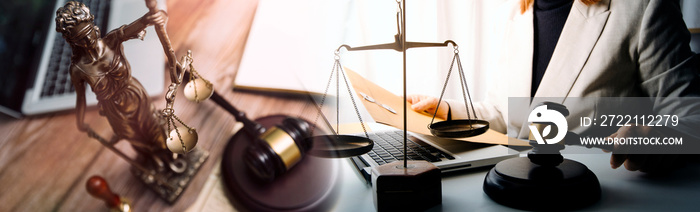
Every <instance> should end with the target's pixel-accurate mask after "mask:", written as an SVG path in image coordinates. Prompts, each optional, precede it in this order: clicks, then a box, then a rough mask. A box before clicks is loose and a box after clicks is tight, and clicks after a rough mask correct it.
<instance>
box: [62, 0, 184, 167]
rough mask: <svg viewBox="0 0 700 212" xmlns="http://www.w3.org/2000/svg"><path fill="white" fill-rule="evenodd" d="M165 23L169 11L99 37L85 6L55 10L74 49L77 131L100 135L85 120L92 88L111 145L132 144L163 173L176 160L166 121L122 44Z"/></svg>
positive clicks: (68, 5) (70, 4)
mask: <svg viewBox="0 0 700 212" xmlns="http://www.w3.org/2000/svg"><path fill="white" fill-rule="evenodd" d="M166 20H167V15H166V14H165V12H164V11H158V12H152V13H147V14H146V15H144V16H143V17H141V18H139V19H137V20H136V21H134V22H133V23H131V24H128V25H123V26H121V27H120V28H118V29H116V30H113V31H111V32H109V33H107V34H106V35H105V36H104V37H100V29H99V28H98V27H97V26H95V25H94V23H93V16H92V14H90V10H89V8H87V7H86V6H85V5H84V4H83V3H79V2H74V1H70V2H68V3H66V5H65V6H64V7H61V8H59V9H58V10H57V11H56V31H58V32H60V33H62V34H63V38H65V39H66V41H67V42H68V43H69V44H70V46H71V47H72V49H73V56H72V59H71V66H70V77H71V81H72V83H73V86H74V87H75V91H76V92H77V94H78V97H77V101H76V116H77V125H78V129H79V130H80V131H83V132H88V134H92V135H95V134H94V132H93V131H92V129H90V127H89V126H88V125H87V124H85V122H84V120H83V119H84V116H85V107H86V105H85V84H86V83H87V84H88V85H90V88H92V90H93V91H94V92H95V94H96V96H97V99H98V107H99V111H100V115H102V116H105V117H106V118H107V120H108V121H109V124H110V126H111V127H112V130H113V131H114V133H115V137H114V138H113V139H112V142H115V141H118V140H120V139H126V140H128V141H129V142H130V143H131V145H132V146H133V147H134V149H136V150H137V152H138V153H139V154H138V155H139V157H140V159H139V161H141V162H146V163H147V164H145V165H146V166H148V167H149V168H156V170H157V171H158V172H161V171H163V169H164V168H166V169H167V168H170V167H168V165H165V164H169V163H170V162H172V161H173V160H174V159H175V157H177V156H176V155H174V154H173V153H172V152H170V151H169V150H168V149H167V148H166V145H165V141H166V137H167V136H166V133H165V130H164V129H163V121H162V118H160V117H159V114H158V113H157V112H156V110H155V108H154V107H153V105H152V104H151V102H150V100H149V97H148V95H147V93H146V91H145V89H144V88H143V86H142V85H141V83H140V82H139V81H138V80H137V79H135V78H132V77H131V67H130V66H129V62H128V61H127V60H126V58H125V57H124V52H123V46H122V42H124V41H127V40H129V39H134V38H140V39H143V36H144V35H145V32H146V31H145V28H146V27H147V26H150V25H164V24H165V22H166ZM190 62H191V61H190ZM187 64H188V63H187ZM178 69H183V67H178ZM153 71H158V70H153ZM92 135H91V136H92ZM170 169H172V168H170ZM176 172H177V171H176Z"/></svg>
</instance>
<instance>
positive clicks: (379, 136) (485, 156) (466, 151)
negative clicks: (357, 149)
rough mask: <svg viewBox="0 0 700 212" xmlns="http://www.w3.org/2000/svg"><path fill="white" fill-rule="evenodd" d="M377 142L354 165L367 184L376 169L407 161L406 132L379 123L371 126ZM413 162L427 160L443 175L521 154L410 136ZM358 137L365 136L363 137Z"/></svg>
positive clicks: (497, 147) (456, 141)
mask: <svg viewBox="0 0 700 212" xmlns="http://www.w3.org/2000/svg"><path fill="white" fill-rule="evenodd" d="M368 126H369V128H371V129H372V132H370V133H369V137H370V139H371V140H372V141H374V147H373V149H372V151H370V152H369V153H367V154H364V155H361V156H358V157H353V158H352V162H353V163H354V165H355V167H356V168H357V169H358V171H360V173H361V174H362V176H363V177H364V178H365V180H366V181H367V183H369V182H371V175H370V173H372V172H371V169H372V167H375V166H379V165H383V164H387V163H391V162H393V161H397V160H403V130H401V129H397V128H395V127H392V126H387V125H383V124H379V123H369V124H368ZM407 134H408V141H407V142H408V145H407V146H408V154H407V157H408V159H409V160H426V161H429V162H431V163H433V164H435V166H437V167H438V168H440V171H441V172H442V173H447V172H454V171H460V170H467V169H473V168H478V167H485V166H491V165H495V164H496V163H498V162H500V161H502V160H505V159H508V158H513V157H517V156H518V154H519V152H518V151H516V150H513V149H510V148H508V147H505V146H502V145H493V144H481V143H470V142H465V141H459V140H453V139H444V138H438V137H434V136H428V135H422V134H418V133H412V132H408V133H407ZM358 136H364V135H363V134H362V135H360V134H358Z"/></svg>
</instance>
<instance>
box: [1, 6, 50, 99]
mask: <svg viewBox="0 0 700 212" xmlns="http://www.w3.org/2000/svg"><path fill="white" fill-rule="evenodd" d="M55 5H56V2H55V1H46V0H3V1H0V66H1V67H2V68H0V105H1V106H3V107H5V108H7V109H10V110H13V111H20V109H21V107H22V100H23V98H24V93H25V89H26V88H27V85H31V84H29V83H31V82H29V81H30V80H31V79H33V77H34V74H35V72H36V69H37V67H38V65H39V61H40V59H41V58H40V57H41V53H42V50H43V45H44V41H45V40H46V35H47V33H48V31H47V30H48V28H49V26H50V24H51V21H53V17H54V13H55V11H53V8H54V6H55ZM51 30H53V29H51Z"/></svg>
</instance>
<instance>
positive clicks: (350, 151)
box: [308, 135, 374, 158]
mask: <svg viewBox="0 0 700 212" xmlns="http://www.w3.org/2000/svg"><path fill="white" fill-rule="evenodd" d="M308 139H311V140H312V144H313V147H311V150H309V155H313V156H318V157H324V158H346V157H354V156H358V155H362V154H365V153H367V152H369V151H370V150H372V147H374V142H373V141H372V140H370V139H369V138H365V137H360V136H352V135H320V136H312V137H310V138H308Z"/></svg>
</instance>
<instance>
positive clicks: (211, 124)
mask: <svg viewBox="0 0 700 212" xmlns="http://www.w3.org/2000/svg"><path fill="white" fill-rule="evenodd" d="M167 2H168V5H167V7H168V8H169V11H168V13H169V16H170V19H169V22H168V26H167V30H168V34H169V35H170V39H171V41H172V42H173V46H174V49H175V50H176V51H177V53H176V54H177V55H178V57H179V56H182V55H184V54H185V52H186V51H187V50H188V49H191V50H192V52H193V56H194V59H195V60H194V65H195V67H196V68H197V70H198V71H199V73H201V74H202V75H204V76H205V77H206V78H208V79H209V80H211V81H213V83H214V86H215V89H216V90H217V91H218V92H219V93H220V94H221V95H222V96H224V97H225V98H226V99H228V100H229V101H230V102H231V103H232V104H233V105H235V106H236V107H238V108H239V109H240V110H242V111H245V112H246V113H247V114H248V117H249V118H257V117H262V116H265V115H270V114H286V115H292V116H298V115H300V114H307V115H308V114H315V113H314V112H313V111H314V109H313V107H312V106H309V104H307V103H308V102H307V100H306V99H304V98H303V97H289V96H279V95H277V96H266V95H264V94H256V93H242V92H236V93H234V92H233V91H232V89H231V83H232V82H233V78H234V77H235V74H236V72H237V69H238V65H239V62H240V60H241V56H242V53H243V49H244V46H245V41H246V39H247V36H248V32H249V30H250V26H251V24H252V20H253V17H254V14H255V9H256V7H257V4H258V1H257V0H244V1H227V0H203V1H188V0H168V1H167ZM144 7H145V5H144ZM105 31H106V30H105ZM147 36H156V35H155V34H150V35H147ZM128 42H138V41H128ZM164 62H165V61H164ZM153 71H163V74H165V71H164V70H153ZM166 79H169V78H166ZM144 83H147V82H144ZM166 83H168V82H166ZM153 104H154V105H155V106H156V108H163V107H165V101H164V100H163V98H162V97H158V98H155V99H154V102H153ZM175 110H176V112H177V115H178V116H180V117H181V118H182V119H183V121H185V122H186V123H187V124H188V125H190V126H193V127H195V128H197V130H198V132H199V136H200V137H199V144H198V146H199V147H198V148H202V149H206V150H208V151H209V152H210V154H211V155H210V157H209V159H208V160H207V162H206V163H205V164H204V165H203V167H202V169H201V170H200V171H199V173H198V174H197V175H196V177H195V178H194V179H193V181H192V182H191V183H190V185H189V187H188V188H187V189H186V190H185V191H184V193H183V194H182V196H181V197H180V199H179V200H178V201H177V202H176V203H175V204H174V205H169V204H167V203H166V202H165V201H163V200H161V199H159V197H157V196H156V195H155V193H154V192H151V191H150V190H148V189H147V188H146V187H145V186H143V185H142V184H141V182H140V181H138V180H137V179H136V178H135V177H133V176H132V174H131V173H130V171H129V169H130V166H129V165H128V164H127V162H126V161H124V160H122V159H121V158H119V157H118V156H117V155H116V154H114V153H113V152H111V151H110V150H108V149H106V148H105V147H103V146H102V145H101V144H100V143H99V142H97V141H95V140H92V139H90V138H88V136H87V135H86V134H85V133H81V132H79V131H78V129H77V127H76V123H75V122H76V121H75V114H74V112H72V111H68V112H61V113H57V114H56V113H55V114H48V115H42V116H37V117H27V118H23V119H13V118H10V117H7V116H3V115H0V135H1V136H0V147H2V148H0V211H106V208H105V205H104V203H103V202H101V201H99V200H97V199H95V198H92V197H91V196H90V195H89V194H88V193H87V191H86V190H85V182H86V180H87V179H88V178H89V177H90V176H92V175H101V176H103V177H104V178H105V179H106V180H107V181H108V183H109V184H110V186H111V188H112V190H113V191H114V192H116V193H117V194H119V195H122V196H125V197H127V198H130V199H131V201H132V203H133V207H134V208H135V209H136V210H137V211H164V210H166V211H183V210H185V209H186V208H187V207H189V206H190V205H191V204H193V203H194V201H195V199H196V198H197V196H198V194H199V192H200V190H201V188H202V186H203V185H204V182H205V181H206V180H207V177H208V176H209V174H210V173H211V171H212V168H213V166H214V164H215V162H216V161H217V160H218V159H219V158H220V156H221V150H222V149H223V147H224V146H225V144H226V141H227V140H228V138H229V137H230V136H231V135H232V132H231V131H232V128H233V126H234V124H235V123H236V121H235V120H234V118H233V117H232V116H230V115H228V113H226V112H225V111H224V110H222V109H220V108H219V107H218V106H216V105H215V104H214V103H213V102H211V101H207V102H203V103H201V104H196V103H192V102H188V101H186V100H185V99H184V97H183V96H182V95H181V94H180V95H179V98H178V99H177V102H176V103H175ZM304 117H307V119H308V117H310V116H306V115H304ZM86 122H87V123H88V124H89V125H90V126H91V127H92V128H94V129H95V131H97V132H98V133H99V134H100V135H102V136H105V137H111V134H112V133H111V129H110V127H109V124H108V123H107V121H106V120H105V119H104V118H103V117H101V116H99V115H98V112H97V110H96V109H95V108H92V109H90V110H89V111H88V112H87V114H86ZM118 148H119V149H121V150H124V151H127V152H130V153H131V154H130V155H131V156H134V155H135V154H134V152H133V150H132V149H131V147H130V146H129V145H128V144H127V142H124V141H122V142H120V144H119V145H118Z"/></svg>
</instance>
